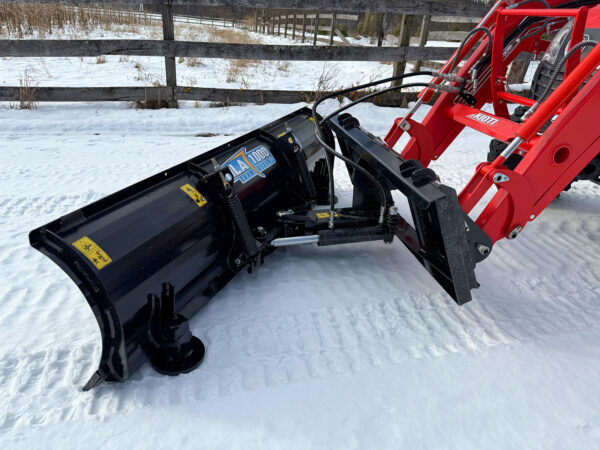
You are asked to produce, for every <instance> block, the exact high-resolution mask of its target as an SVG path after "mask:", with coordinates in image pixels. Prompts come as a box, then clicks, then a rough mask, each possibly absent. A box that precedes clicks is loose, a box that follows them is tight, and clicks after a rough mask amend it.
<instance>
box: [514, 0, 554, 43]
mask: <svg viewBox="0 0 600 450" xmlns="http://www.w3.org/2000/svg"><path fill="white" fill-rule="evenodd" d="M529 3H541V4H542V5H544V6H545V7H546V9H550V8H551V6H550V3H548V2H547V1H546V0H523V1H522V2H519V3H515V4H514V5H511V6H509V7H508V8H506V9H515V8H518V7H519V6H523V5H527V4H529ZM550 19H551V18H550V17H546V19H545V20H544V23H543V24H542V26H541V27H540V28H541V29H540V30H537V31H533V32H531V33H529V34H526V35H525V36H523V37H522V38H520V39H521V41H524V40H525V39H529V38H530V37H532V36H535V35H536V34H538V33H540V32H541V31H543V29H544V28H546V26H547V25H548V23H549V22H550Z"/></svg>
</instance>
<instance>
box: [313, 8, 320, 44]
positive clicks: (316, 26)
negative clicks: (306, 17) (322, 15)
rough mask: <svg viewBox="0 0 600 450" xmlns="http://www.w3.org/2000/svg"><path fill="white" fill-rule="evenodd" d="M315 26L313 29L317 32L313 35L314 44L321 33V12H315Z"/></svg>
mask: <svg viewBox="0 0 600 450" xmlns="http://www.w3.org/2000/svg"><path fill="white" fill-rule="evenodd" d="M314 20H315V26H314V27H313V31H314V32H315V34H314V36H313V45H317V34H319V13H315V19H314Z"/></svg>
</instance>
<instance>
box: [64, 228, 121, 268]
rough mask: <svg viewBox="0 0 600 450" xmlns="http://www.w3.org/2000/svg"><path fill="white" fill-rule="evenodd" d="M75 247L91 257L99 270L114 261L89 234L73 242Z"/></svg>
mask: <svg viewBox="0 0 600 450" xmlns="http://www.w3.org/2000/svg"><path fill="white" fill-rule="evenodd" d="M73 247H75V248H76V249H77V250H79V251H80V252H81V253H83V255H84V256H85V257H86V258H87V259H89V260H90V261H91V262H92V264H93V265H94V266H96V269H98V270H100V269H102V268H103V267H105V266H107V265H108V264H110V263H111V262H112V259H110V256H108V255H107V254H106V252H105V251H104V250H102V249H101V248H100V246H99V245H98V244H96V243H95V242H94V241H92V240H91V239H90V238H89V237H87V236H84V237H82V238H81V239H78V240H76V241H75V242H73Z"/></svg>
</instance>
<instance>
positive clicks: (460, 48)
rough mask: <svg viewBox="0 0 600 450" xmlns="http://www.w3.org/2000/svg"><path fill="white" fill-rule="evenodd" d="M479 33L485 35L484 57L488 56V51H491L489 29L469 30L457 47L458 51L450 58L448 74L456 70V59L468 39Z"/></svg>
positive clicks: (490, 33)
mask: <svg viewBox="0 0 600 450" xmlns="http://www.w3.org/2000/svg"><path fill="white" fill-rule="evenodd" d="M479 32H483V33H485V34H487V37H488V42H487V45H486V49H485V55H484V56H487V55H489V53H490V50H491V49H492V32H491V31H490V30H489V28H486V27H477V28H474V29H473V30H471V31H470V32H469V34H467V36H466V37H465V38H464V39H463V40H462V42H461V43H460V45H459V46H458V51H457V52H456V53H455V54H454V57H453V58H452V66H451V67H450V70H449V71H448V72H449V73H452V71H453V70H454V69H455V68H456V65H457V64H458V57H459V56H460V52H462V49H463V48H464V46H465V45H466V43H467V42H468V41H469V39H471V37H473V35H475V34H477V33H479Z"/></svg>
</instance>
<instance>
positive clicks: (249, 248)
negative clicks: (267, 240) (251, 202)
mask: <svg viewBox="0 0 600 450" xmlns="http://www.w3.org/2000/svg"><path fill="white" fill-rule="evenodd" d="M225 204H226V205H227V208H228V209H229V212H230V213H231V218H232V219H233V223H234V224H235V226H236V228H237V230H238V232H239V242H240V246H241V247H242V251H243V252H244V253H245V254H246V256H248V257H253V256H255V255H256V254H257V253H258V248H257V247H256V241H255V239H254V236H253V235H252V230H250V225H249V224H248V219H247V218H246V213H245V212H244V208H243V207H242V202H241V201H240V198H239V197H238V196H237V195H236V194H235V193H233V192H232V193H231V195H229V196H228V197H226V198H225Z"/></svg>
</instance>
